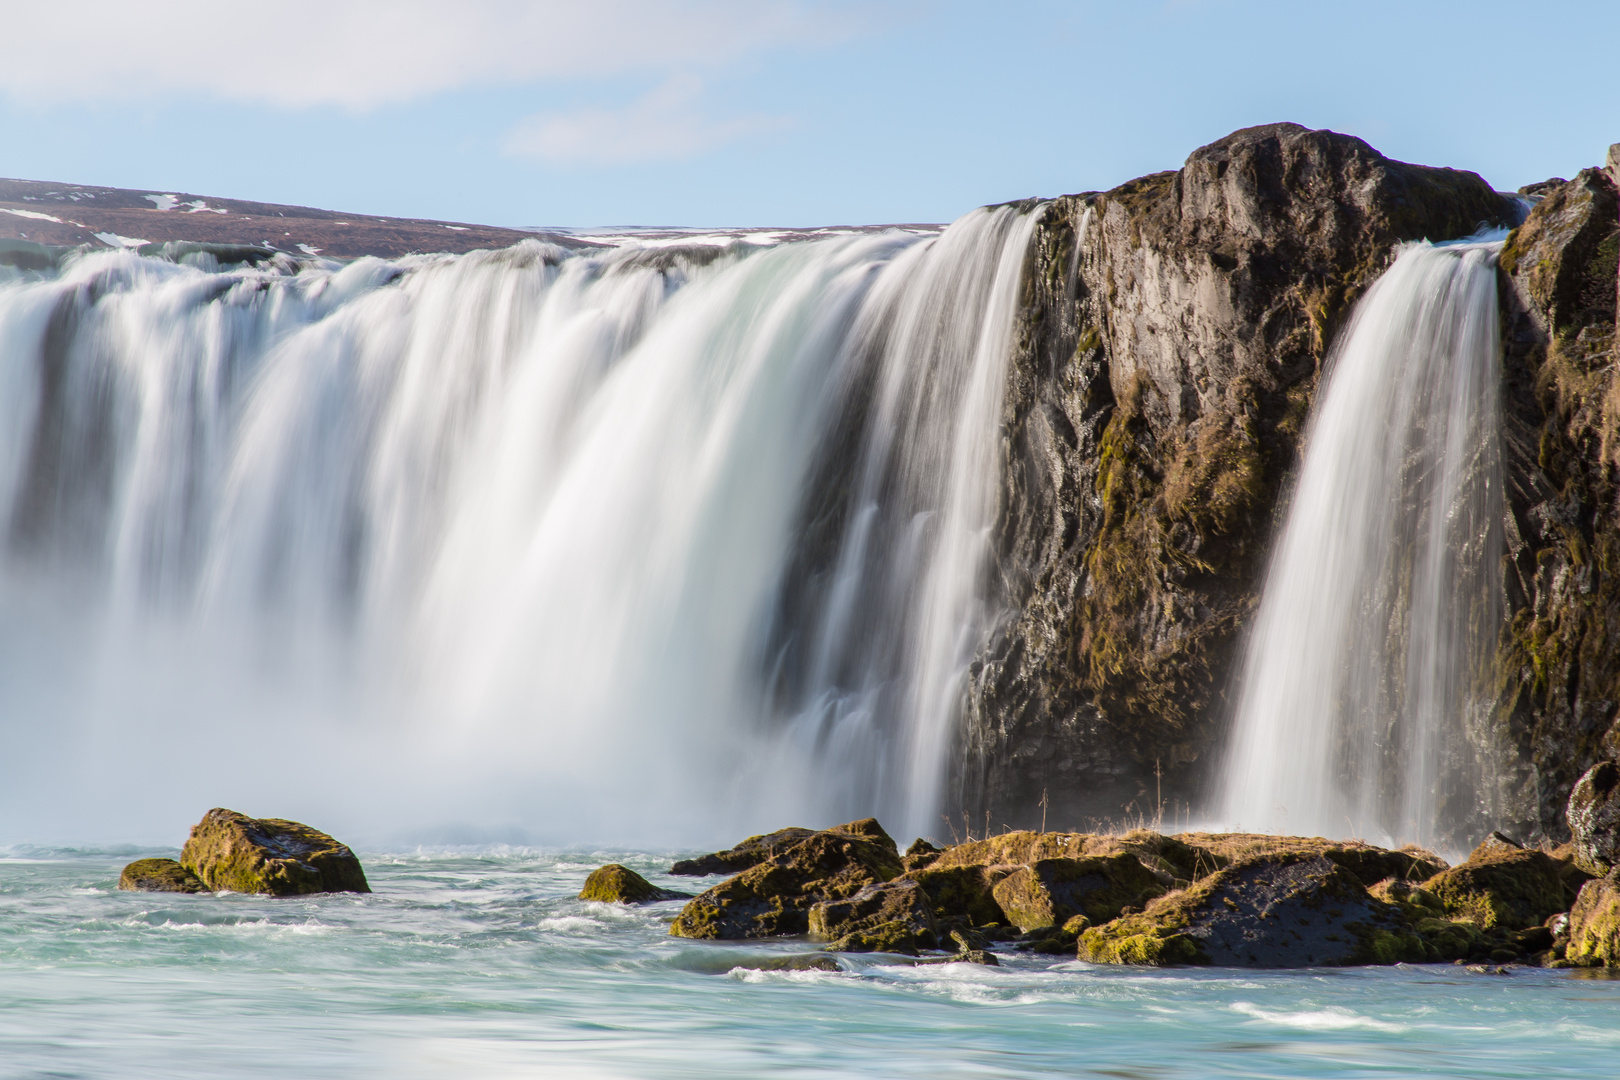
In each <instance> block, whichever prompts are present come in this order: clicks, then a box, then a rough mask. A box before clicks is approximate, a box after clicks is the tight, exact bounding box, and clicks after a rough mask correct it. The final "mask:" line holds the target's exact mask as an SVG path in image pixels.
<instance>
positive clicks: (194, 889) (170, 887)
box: [118, 859, 208, 893]
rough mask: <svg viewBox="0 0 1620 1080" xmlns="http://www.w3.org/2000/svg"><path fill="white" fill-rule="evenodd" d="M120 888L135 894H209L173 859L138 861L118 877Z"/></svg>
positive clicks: (191, 874)
mask: <svg viewBox="0 0 1620 1080" xmlns="http://www.w3.org/2000/svg"><path fill="white" fill-rule="evenodd" d="M118 887H119V888H120V889H129V890H131V891H133V892H180V893H200V892H207V891H208V886H206V885H204V884H203V883H202V881H201V880H200V879H199V878H198V877H197V875H196V874H193V873H192V872H191V871H190V870H187V869H186V868H185V867H183V866H181V865H180V864H179V863H177V862H175V861H174V860H173V859H136V860H135V861H134V862H132V863H130V864H129V865H128V866H126V867H124V872H123V873H121V874H119V875H118Z"/></svg>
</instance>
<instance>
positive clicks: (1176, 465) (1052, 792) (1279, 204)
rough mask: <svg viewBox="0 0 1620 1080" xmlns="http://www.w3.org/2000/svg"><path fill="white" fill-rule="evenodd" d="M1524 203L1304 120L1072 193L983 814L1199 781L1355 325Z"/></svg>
mask: <svg viewBox="0 0 1620 1080" xmlns="http://www.w3.org/2000/svg"><path fill="white" fill-rule="evenodd" d="M1516 213H1517V210H1516V209H1515V207H1514V206H1512V205H1510V204H1509V202H1508V201H1507V200H1505V199H1504V198H1503V197H1501V196H1498V195H1496V194H1495V193H1494V192H1492V191H1491V190H1490V188H1489V186H1488V185H1486V184H1485V183H1484V181H1482V180H1481V179H1480V178H1479V177H1478V176H1475V175H1474V174H1472V173H1463V172H1456V171H1453V170H1449V169H1429V168H1423V167H1421V166H1414V165H1407V164H1404V163H1401V162H1397V161H1391V160H1390V159H1388V158H1385V157H1384V156H1383V155H1381V154H1379V153H1378V152H1377V151H1376V150H1374V149H1373V148H1372V147H1370V146H1368V145H1367V144H1366V143H1364V142H1362V141H1361V140H1359V139H1354V138H1351V137H1348V136H1344V135H1338V134H1335V133H1333V132H1327V131H1309V130H1306V129H1304V128H1301V127H1299V126H1297V125H1292V124H1278V125H1271V126H1268V127H1262V128H1250V129H1247V130H1244V131H1240V132H1237V133H1235V134H1233V135H1231V136H1228V137H1227V138H1225V139H1222V140H1220V141H1219V142H1217V143H1213V144H1211V145H1210V146H1206V147H1203V148H1202V149H1200V150H1197V151H1195V152H1194V153H1193V154H1192V156H1191V157H1189V158H1188V160H1187V162H1186V164H1185V166H1184V167H1183V168H1182V169H1181V170H1180V171H1179V172H1175V173H1160V174H1156V175H1154V176H1148V177H1143V178H1141V179H1139V180H1135V181H1132V182H1131V183H1128V184H1125V185H1122V186H1121V187H1119V188H1116V189H1115V190H1113V191H1110V192H1106V193H1101V194H1089V195H1079V196H1068V197H1065V198H1063V199H1059V200H1057V201H1056V202H1054V203H1053V204H1051V205H1049V206H1047V207H1046V209H1045V211H1044V214H1043V217H1042V220H1041V223H1040V225H1039V227H1038V228H1037V232H1036V235H1035V237H1034V240H1033V242H1032V247H1031V256H1030V263H1029V264H1028V266H1027V268H1026V274H1025V284H1024V288H1025V294H1024V299H1023V307H1022V311H1021V314H1020V323H1019V328H1018V335H1017V339H1016V343H1015V346H1014V353H1013V357H1012V362H1011V365H1010V368H1009V372H1008V377H1007V388H1006V404H1005V407H1004V412H1003V417H1004V420H1003V425H1004V428H1003V430H1004V434H1005V439H1004V447H1005V449H1004V458H1003V461H1002V467H1001V475H1002V492H1001V499H1000V506H1001V509H1000V520H999V524H998V535H997V545H998V554H997V561H996V567H995V585H996V587H997V590H998V592H999V599H1000V600H1001V602H1002V606H1003V608H1004V610H1006V611H1007V612H1009V614H1008V616H1007V618H1006V621H1005V622H1004V623H1003V625H1002V626H1001V627H1000V628H999V631H998V632H997V633H996V635H995V636H994V637H993V640H992V641H991V643H990V644H989V646H988V647H987V648H986V649H985V651H984V652H983V654H982V655H981V656H980V657H979V658H978V660H977V661H976V662H975V664H974V666H973V669H972V673H971V685H970V689H969V693H968V700H967V704H966V724H965V734H964V742H963V747H962V754H961V756H960V758H959V759H958V762H957V769H956V781H957V784H958V789H959V791H960V795H961V798H960V799H959V800H958V801H957V805H960V806H962V807H964V808H965V810H966V811H967V816H968V818H969V819H970V820H977V819H978V818H979V817H981V816H982V815H983V813H984V812H985V810H987V809H988V810H989V811H990V813H991V816H992V819H993V820H996V821H1006V822H1010V823H1012V824H1015V825H1029V826H1033V825H1034V824H1036V823H1037V822H1039V821H1040V820H1041V816H1042V810H1041V807H1040V803H1041V800H1042V795H1043V793H1045V795H1046V796H1047V799H1048V803H1049V808H1050V812H1051V817H1052V820H1053V821H1055V822H1059V823H1062V824H1065V825H1077V824H1080V823H1081V822H1084V821H1086V820H1087V819H1088V818H1093V819H1112V820H1119V819H1121V818H1125V817H1136V816H1138V815H1144V816H1152V815H1154V814H1155V813H1156V812H1158V811H1159V810H1165V811H1173V809H1174V807H1175V806H1177V805H1185V804H1186V803H1187V802H1188V801H1191V800H1193V799H1195V798H1196V797H1197V795H1198V793H1199V784H1200V782H1201V780H1202V779H1203V778H1205V777H1206V775H1207V773H1208V770H1209V764H1210V760H1211V756H1212V751H1213V750H1214V749H1215V748H1216V747H1218V745H1219V744H1220V738H1221V735H1222V734H1223V732H1222V731H1221V723H1222V717H1223V715H1224V711H1225V704H1226V702H1225V699H1224V694H1225V693H1226V689H1227V686H1228V684H1229V676H1230V673H1231V669H1232V666H1233V662H1234V660H1235V658H1236V650H1237V640H1238V633H1239V631H1240V629H1241V628H1242V626H1243V625H1244V622H1245V620H1246V619H1247V618H1248V617H1249V615H1250V614H1251V612H1252V611H1253V609H1254V607H1255V604H1256V602H1257V599H1258V592H1259V586H1260V575H1261V574H1262V573H1263V571H1264V562H1263V560H1264V556H1265V549H1266V544H1267V542H1268V540H1269V538H1270V535H1271V532H1272V529H1273V526H1274V524H1275V522H1276V520H1277V519H1278V517H1279V509H1280V508H1279V506H1278V498H1279V494H1280V493H1281V492H1282V490H1283V487H1284V482H1285V480H1286V478H1287V476H1288V475H1289V472H1290V470H1291V469H1292V468H1293V467H1294V464H1295V461H1296V457H1297V448H1298V442H1299V438H1300V435H1301V432H1302V430H1303V425H1304V421H1305V418H1306V415H1307V413H1308V411H1309V407H1310V404H1311V400H1312V397H1313V395H1314V393H1315V388H1316V383H1317V377H1318V374H1319V371H1320V365H1321V363H1322V360H1323V359H1324V357H1325V356H1326V353H1327V349H1328V346H1329V344H1330V342H1331V340H1332V337H1333V333H1334V331H1335V330H1336V329H1337V327H1338V326H1339V324H1340V322H1341V321H1342V320H1343V318H1344V316H1345V315H1346V314H1347V313H1348V311H1349V309H1350V306H1351V304H1352V303H1353V302H1354V301H1355V299H1356V298H1357V297H1358V296H1359V295H1360V294H1361V292H1362V291H1363V290H1365V289H1366V287H1367V286H1368V285H1369V284H1370V283H1371V281H1372V280H1373V279H1374V278H1375V277H1376V276H1377V274H1378V273H1379V272H1381V271H1382V270H1383V269H1384V268H1385V266H1387V264H1388V262H1389V261H1390V259H1391V258H1392V255H1393V251H1392V249H1393V247H1394V245H1395V244H1396V243H1398V242H1400V241H1403V240H1412V239H1420V238H1424V237H1427V238H1430V239H1437V240H1438V239H1446V238H1451V237H1457V236H1463V235H1467V234H1469V233H1472V232H1473V231H1475V229H1476V228H1478V226H1479V225H1480V224H1482V223H1485V222H1491V221H1509V220H1512V218H1513V216H1514V215H1516Z"/></svg>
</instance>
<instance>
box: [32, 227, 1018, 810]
mask: <svg viewBox="0 0 1620 1080" xmlns="http://www.w3.org/2000/svg"><path fill="white" fill-rule="evenodd" d="M1037 216H1038V211H1036V210H1035V209H1034V208H1032V207H1030V206H1021V207H1006V208H998V209H994V210H981V211H975V212H974V213H972V214H969V215H967V216H966V217H964V218H963V219H961V220H960V221H958V222H956V223H955V224H953V225H952V226H950V227H949V228H948V229H946V230H944V231H943V232H942V233H940V234H938V235H937V236H920V235H917V234H915V233H907V232H896V231H891V232H884V233H865V234H856V235H847V236H835V237H831V238H827V239H820V240H816V241H813V242H800V243H784V244H779V245H777V246H774V247H764V248H758V247H754V246H751V245H744V244H734V245H732V246H730V247H726V248H709V249H698V248H684V249H680V248H656V249H655V248H635V247H631V248H627V249H623V250H618V251H614V252H608V253H600V252H599V253H570V252H568V251H565V250H563V249H560V248H557V247H553V246H549V245H544V244H540V243H537V242H527V243H524V244H521V245H518V246H517V247H514V248H510V249H507V250H503V251H492V252H474V253H472V254H469V255H464V256H416V257H410V258H404V259H399V260H394V261H382V260H377V259H362V260H358V261H356V262H353V263H350V264H347V265H342V264H338V263H331V262H321V261H318V260H304V261H301V262H296V263H295V262H292V261H290V260H286V259H282V260H280V261H278V262H274V263H268V264H263V265H261V266H259V267H246V266H243V267H227V268H223V269H222V268H220V267H219V266H218V265H217V264H215V263H213V262H212V260H211V258H210V257H209V256H207V255H200V256H196V255H194V256H189V257H187V258H186V259H183V260H181V261H180V262H178V263H177V262H170V261H164V260H160V259H152V258H141V257H137V256H134V255H131V254H127V253H92V254H83V255H78V256H75V257H73V258H71V259H70V260H68V261H67V262H66V263H64V265H63V266H62V267H61V268H60V269H59V270H56V271H52V272H44V273H25V272H20V271H15V270H9V269H7V268H4V267H0V274H6V275H9V276H6V277H0V527H3V532H0V732H3V733H4V737H5V739H6V745H7V753H6V754H5V756H4V758H3V759H0V821H5V822H6V824H7V826H8V828H10V829H14V830H17V831H18V832H19V833H20V834H23V833H25V834H26V835H27V836H28V837H29V838H30V839H35V840H38V839H41V838H44V837H48V836H52V835H74V836H78V837H86V836H101V835H111V836H117V837H119V838H128V839H141V838H145V837H148V836H152V837H156V836H169V835H172V834H173V829H174V828H175V827H176V824H177V823H179V822H184V821H190V820H194V819H195V818H196V816H197V814H198V813H199V812H200V809H204V808H206V807H207V806H209V805H214V804H223V805H231V806H238V807H239V808H241V809H244V810H247V811H248V812H252V813H265V814H284V815H289V816H295V817H296V816H300V815H304V816H308V817H310V818H314V819H319V820H320V821H322V822H323V823H325V822H331V823H332V824H331V826H330V827H332V828H334V829H335V830H339V829H340V828H341V829H346V830H350V831H359V832H360V833H362V834H363V833H365V832H366V831H367V830H370V831H371V832H372V833H373V834H374V835H375V834H377V833H379V832H387V831H389V830H393V831H395V832H398V833H404V832H409V831H410V830H412V829H421V828H426V827H428V826H430V825H439V826H446V825H448V826H457V827H462V826H464V827H465V828H466V829H467V830H470V831H471V832H473V833H477V834H478V835H488V833H489V832H490V831H491V830H497V831H498V830H501V829H509V830H510V831H511V832H512V834H513V835H521V836H535V837H541V838H547V839H566V840H578V839H581V838H584V837H589V836H614V837H621V838H626V839H629V838H634V839H637V840H641V841H646V842H657V841H661V840H676V839H683V840H684V839H688V838H702V839H704V840H709V839H723V838H726V837H727V836H728V835H729V833H730V832H731V831H732V830H734V829H736V828H741V827H752V826H755V825H772V826H775V825H780V824H781V823H782V821H783V820H786V819H788V818H792V819H794V820H801V821H804V822H805V823H815V822H828V821H830V820H831V819H832V818H834V817H842V816H845V815H853V814H857V813H875V812H876V813H882V814H886V815H893V816H892V817H891V818H890V819H888V823H889V824H890V825H891V826H893V827H896V828H897V829H912V830H923V829H926V825H927V822H928V821H931V820H932V819H933V817H934V815H935V813H936V812H937V811H936V809H935V806H934V804H935V802H936V801H937V800H938V798H939V791H940V787H941V783H942V775H943V769H944V761H945V757H946V754H947V752H948V749H949V743H950V740H951V738H952V737H953V733H954V724H955V720H956V715H957V711H958V709H959V705H960V698H961V687H962V677H963V669H964V668H965V665H966V663H967V659H968V657H969V656H970V655H971V653H972V651H973V649H974V648H975V647H976V645H977V643H978V641H979V637H980V635H982V633H983V628H984V624H985V614H984V612H983V611H981V610H980V608H981V604H982V600H981V592H982V580H981V579H982V576H983V571H984V561H985V557H986V553H987V544H988V534H989V530H990V527H991V524H992V519H993V515H994V491H995V470H994V454H993V450H994V447H995V446H996V441H997V439H998V437H999V435H998V423H999V412H1000V403H1001V397H1000V395H1001V383H1002V380H1003V378H1004V376H1005V365H1006V358H1007V354H1008V351H1009V348H1010V344H1011V334H1012V326H1013V317H1014V314H1015V311H1016V304H1017V299H1018V285H1019V275H1020V273H1021V271H1022V267H1023V262H1024V253H1025V248H1026V246H1027V242H1028V239H1029V236H1030V233H1031V230H1032V228H1033V226H1034V222H1035V219H1036V217H1037Z"/></svg>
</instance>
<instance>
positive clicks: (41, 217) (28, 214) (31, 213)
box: [0, 206, 63, 225]
mask: <svg viewBox="0 0 1620 1080" xmlns="http://www.w3.org/2000/svg"><path fill="white" fill-rule="evenodd" d="M0 210H3V211H5V212H6V213H8V214H16V215H17V216H18V217H25V218H33V219H34V220H35V221H54V222H56V223H57V224H58V225H61V224H63V221H62V219H61V218H59V217H51V215H49V214H42V213H40V212H39V211H38V210H13V209H12V208H11V207H9V206H0Z"/></svg>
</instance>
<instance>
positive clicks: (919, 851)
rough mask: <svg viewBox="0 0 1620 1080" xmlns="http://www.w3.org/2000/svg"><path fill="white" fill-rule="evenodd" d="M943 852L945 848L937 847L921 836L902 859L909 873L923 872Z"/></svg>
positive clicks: (912, 843)
mask: <svg viewBox="0 0 1620 1080" xmlns="http://www.w3.org/2000/svg"><path fill="white" fill-rule="evenodd" d="M943 851H944V849H943V848H938V847H935V846H934V845H933V844H930V843H929V842H928V841H927V840H924V839H923V838H922V837H920V836H919V837H918V838H917V839H915V840H913V841H912V842H911V846H910V847H908V848H906V853H905V854H904V855H902V856H901V857H900V859H901V862H902V863H904V864H905V867H906V869H907V870H908V871H909V870H921V869H922V868H923V867H925V866H928V865H929V864H930V863H932V862H933V861H934V860H935V859H937V858H939V856H940V855H941V854H942V853H943Z"/></svg>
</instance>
